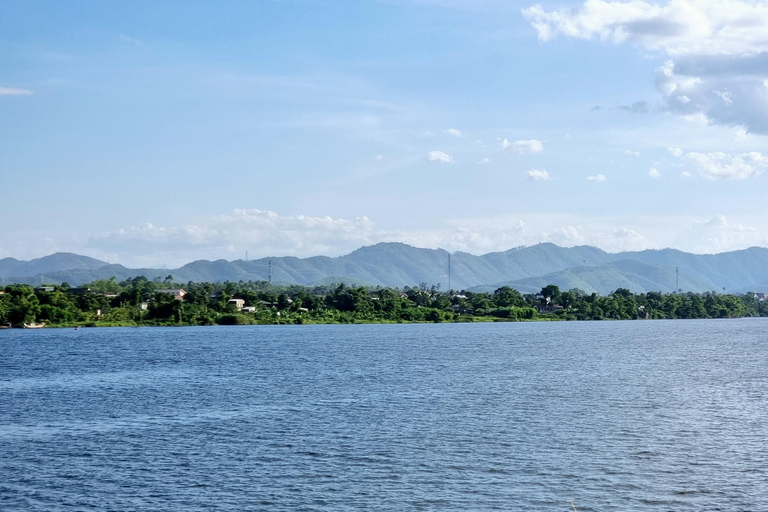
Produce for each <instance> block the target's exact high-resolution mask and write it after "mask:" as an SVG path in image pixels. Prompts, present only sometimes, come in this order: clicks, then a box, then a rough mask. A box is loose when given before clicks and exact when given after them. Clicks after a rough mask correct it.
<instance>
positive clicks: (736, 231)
mask: <svg viewBox="0 0 768 512" xmlns="http://www.w3.org/2000/svg"><path fill="white" fill-rule="evenodd" d="M767 242H768V239H766V237H765V236H762V235H761V234H760V233H759V232H758V231H757V229H755V228H752V227H747V226H743V225H741V224H737V223H730V222H728V220H727V219H726V218H725V217H724V216H722V215H715V216H714V217H712V218H711V219H709V220H703V221H696V222H694V223H693V225H691V226H690V227H689V228H687V229H686V230H684V231H683V232H682V233H680V234H679V235H678V236H677V238H676V239H675V246H676V247H678V248H680V249H681V250H684V251H688V252H694V253H700V254H710V253H718V252H725V251H735V250H739V249H746V248H748V247H752V246H756V245H766V243H767Z"/></svg>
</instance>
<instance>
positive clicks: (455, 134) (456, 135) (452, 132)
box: [443, 128, 461, 137]
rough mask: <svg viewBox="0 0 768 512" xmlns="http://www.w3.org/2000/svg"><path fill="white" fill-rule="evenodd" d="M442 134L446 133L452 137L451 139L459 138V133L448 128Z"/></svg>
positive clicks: (454, 129)
mask: <svg viewBox="0 0 768 512" xmlns="http://www.w3.org/2000/svg"><path fill="white" fill-rule="evenodd" d="M443 133H446V134H448V135H452V136H453V137H461V132H460V131H459V130H457V129H456V128H448V129H447V130H445V131H444V132H443Z"/></svg>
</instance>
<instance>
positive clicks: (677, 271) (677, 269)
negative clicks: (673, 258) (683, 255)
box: [675, 267, 680, 293]
mask: <svg viewBox="0 0 768 512" xmlns="http://www.w3.org/2000/svg"><path fill="white" fill-rule="evenodd" d="M679 291H680V267H675V293H678V292H679Z"/></svg>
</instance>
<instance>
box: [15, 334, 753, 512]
mask: <svg viewBox="0 0 768 512" xmlns="http://www.w3.org/2000/svg"><path fill="white" fill-rule="evenodd" d="M766 334H768V321H766V320H762V319H743V320H724V321H719V320H706V321H694V320H685V321H653V322H641V321H635V322H629V321H628V322H603V323H600V322H580V323H565V322H562V323H527V324H514V323H507V324H465V325H368V326H295V327H293V326H274V327H273V326H262V327H212V328H180V329H175V328H138V329H81V330H79V331H74V330H55V329H43V330H37V331H24V330H7V331H0V510H4V511H5V510H8V511H11V510H39V511H60V510H89V509H92V510H115V511H129V510H206V511H208V510H226V511H242V510H291V511H293V510H393V511H407V510H461V511H466V510H552V511H568V510H572V505H571V501H570V500H573V503H574V504H575V506H576V508H577V509H578V510H579V511H588V510H599V511H613V510H615V511H627V510H654V511H667V510H670V511H685V510H691V511H704V510H724V511H746V510H754V511H765V510H768V365H767V364H766V363H768V336H766Z"/></svg>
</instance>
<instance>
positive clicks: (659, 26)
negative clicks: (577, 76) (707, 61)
mask: <svg viewBox="0 0 768 512" xmlns="http://www.w3.org/2000/svg"><path fill="white" fill-rule="evenodd" d="M523 15H524V16H525V17H526V19H527V20H528V21H529V22H530V23H531V25H533V27H534V28H535V29H536V31H537V32H538V35H539V40H541V41H550V40H552V39H555V38H556V37H558V36H559V35H564V36H568V37H574V38H579V39H599V40H601V41H606V42H612V43H632V44H635V45H637V46H640V47H643V48H646V49H649V50H662V51H665V52H667V53H669V54H670V55H676V56H677V55H690V54H697V55H736V54H744V53H756V52H762V51H768V25H766V24H765V23H757V22H756V20H766V19H768V5H766V4H765V3H762V2H761V3H758V2H750V1H744V0H676V1H671V2H666V3H665V4H659V3H654V2H646V1H642V0H633V1H629V2H618V1H606V0H587V1H586V2H584V4H583V5H582V6H581V8H579V9H559V10H555V11H549V12H547V11H545V10H544V8H542V7H541V6H540V5H535V6H533V7H530V8H528V9H523Z"/></svg>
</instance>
